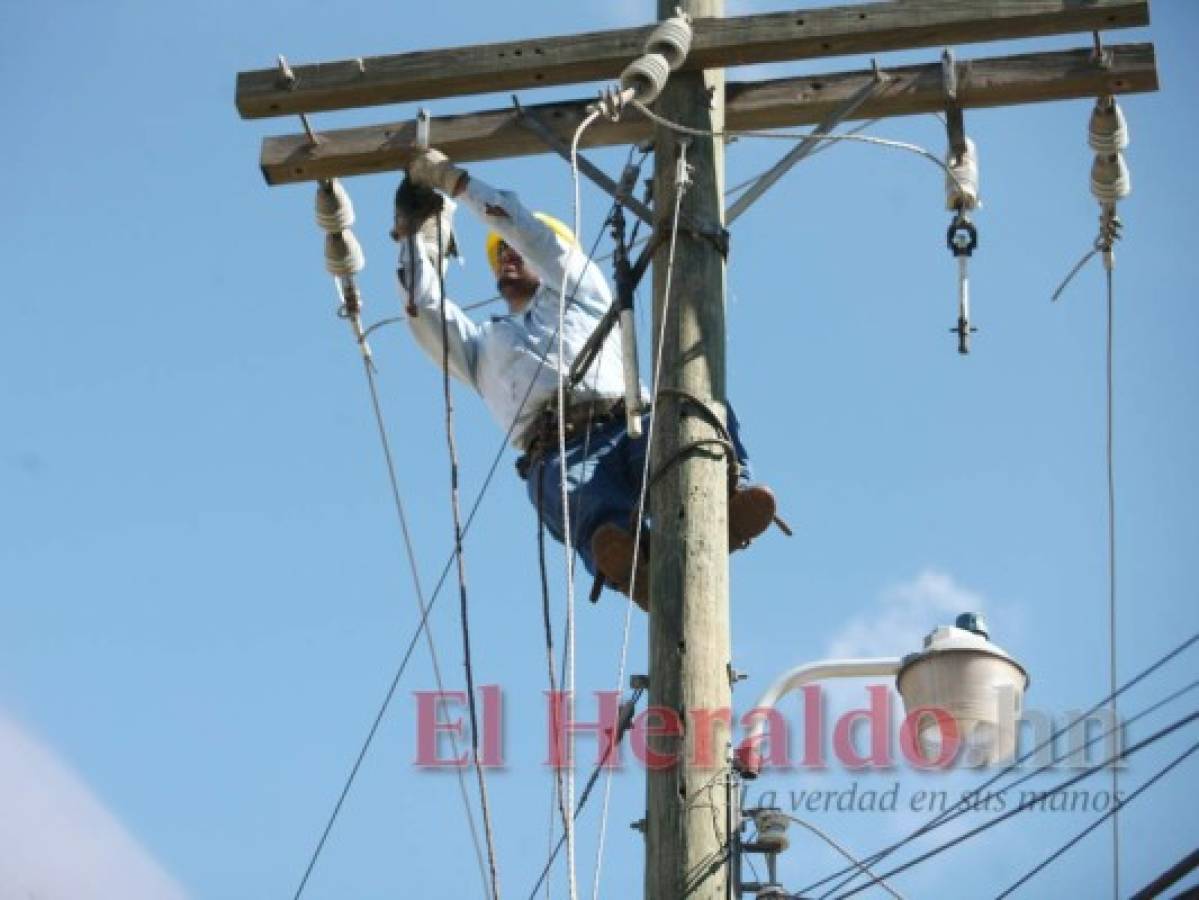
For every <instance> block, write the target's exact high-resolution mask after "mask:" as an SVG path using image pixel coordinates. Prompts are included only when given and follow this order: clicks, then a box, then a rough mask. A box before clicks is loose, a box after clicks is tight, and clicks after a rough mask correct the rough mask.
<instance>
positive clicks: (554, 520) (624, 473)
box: [526, 406, 749, 575]
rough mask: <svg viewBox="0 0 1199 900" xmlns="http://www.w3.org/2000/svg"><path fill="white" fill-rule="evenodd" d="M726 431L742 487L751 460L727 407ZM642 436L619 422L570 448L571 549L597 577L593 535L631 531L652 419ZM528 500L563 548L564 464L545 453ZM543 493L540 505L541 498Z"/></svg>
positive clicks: (533, 472) (530, 481)
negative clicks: (603, 530)
mask: <svg viewBox="0 0 1199 900" xmlns="http://www.w3.org/2000/svg"><path fill="white" fill-rule="evenodd" d="M728 412H729V415H728V429H729V434H730V436H731V437H732V439H733V448H734V449H735V450H736V451H737V462H738V463H740V465H741V473H740V483H742V484H744V483H745V482H747V481H748V480H749V456H748V455H747V454H746V452H745V447H744V445H742V443H741V434H740V430H741V429H740V424H739V423H738V422H737V416H736V414H735V413H734V412H733V408H732V407H731V406H730V407H729V408H728ZM641 431H642V436H641V437H639V438H636V439H634V438H630V437H629V435H628V432H627V431H626V430H625V423H624V420H623V419H615V420H613V421H612V422H609V423H608V424H607V425H604V426H602V427H600V428H597V429H595V430H594V431H592V432H591V433H590V434H589V435H584V436H582V437H578V438H575V439H574V440H573V441H570V442H569V443H567V445H566V490H567V494H568V495H569V497H570V532H571V533H570V540H571V545H572V546H573V547H574V549H575V550H576V551H577V552H578V554H579V556H581V557H582V558H583V565H584V566H586V568H587V571H588V572H590V573H591V574H592V575H594V574H595V561H594V560H593V559H592V558H591V536H592V535H593V534H595V531H596V529H597V528H599V527H600V526H601V525H604V524H606V523H609V522H610V523H612V524H613V525H617V526H619V527H620V528H624V529H630V527H631V525H632V523H633V521H634V520H633V511H634V510H635V509H636V508H637V499H638V497H639V496H640V492H641V474H642V472H643V471H644V468H645V453H646V449H647V438H648V435H649V417H648V416H646V417H643V418H642V429H641ZM526 488H527V490H528V494H529V501H530V502H531V503H532V504H533V506H534V508H537V509H539V510H540V515H541V521H542V523H543V524H544V525H545V528H546V530H547V531H548V532H549V533H550V534H551V535H553V537H554V540H556V541H558V542H559V543H562V542H563V540H562V537H563V529H562V460H561V459H560V458H559V456H558V454H557V453H547V454H546V455H545V456H543V457H542V458H541V459H540V460H538V462H537V463H536V464H535V465H533V466H532V468H531V469H530V470H529V478H528V481H527V483H526ZM539 493H540V504H539V502H538V500H539V498H538V494H539Z"/></svg>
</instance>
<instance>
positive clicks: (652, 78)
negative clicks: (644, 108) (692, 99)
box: [620, 53, 670, 103]
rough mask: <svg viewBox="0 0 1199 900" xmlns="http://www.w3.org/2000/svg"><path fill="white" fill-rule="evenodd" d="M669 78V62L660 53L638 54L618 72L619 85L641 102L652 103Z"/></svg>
mask: <svg viewBox="0 0 1199 900" xmlns="http://www.w3.org/2000/svg"><path fill="white" fill-rule="evenodd" d="M668 78H670V63H668V62H667V61H666V57H665V56H663V55H662V54H661V53H646V54H645V55H644V56H639V57H637V58H636V59H635V60H633V61H632V62H631V63H629V64H628V66H626V67H625V70H624V71H623V72H621V73H620V86H621V88H623V89H624V90H626V91H632V92H633V97H634V99H636V100H640V101H641V102H642V103H653V102H654V101H655V100H657V99H658V95H659V94H660V93H662V88H664V87H666V80H667V79H668Z"/></svg>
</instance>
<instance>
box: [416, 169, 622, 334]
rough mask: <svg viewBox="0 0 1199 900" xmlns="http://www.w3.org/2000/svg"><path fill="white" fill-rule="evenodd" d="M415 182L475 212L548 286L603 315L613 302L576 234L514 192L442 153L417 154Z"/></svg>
mask: <svg viewBox="0 0 1199 900" xmlns="http://www.w3.org/2000/svg"><path fill="white" fill-rule="evenodd" d="M409 173H410V176H411V177H412V179H413V181H416V182H418V183H423V184H427V185H429V186H431V187H435V188H438V189H439V190H441V191H443V192H444V193H446V194H448V195H450V196H452V197H455V198H457V199H458V200H459V201H461V202H462V203H464V204H465V205H466V206H467V207H468V208H469V209H470V210H471V211H472V212H474V213H475V214H476V215H477V216H478V217H479V218H480V219H482V220H483V222H484V224H486V225H487V227H488V228H490V229H492V230H493V231H495V232H496V233H497V234H499V236H500V237H501V238H502V239H503V241H504V243H506V244H508V245H509V246H511V247H513V248H514V249H515V250H516V251H517V252H518V253H519V254H520V255H521V256H522V257H524V259H525V262H526V263H527V264H528V266H529V268H530V269H531V270H532V272H533V273H534V274H535V275H536V276H537V277H538V278H539V279H540V280H541V282H542V283H543V284H545V285H546V286H547V287H550V288H553V290H555V291H561V290H562V286H563V283H565V284H566V293H567V295H568V296H569V297H570V298H571V299H572V300H573V301H574V302H575V303H579V304H583V305H586V304H595V305H597V307H601V308H598V309H597V310H596V311H597V312H599V313H602V312H603V311H604V310H605V309H607V307H608V306H609V305H610V304H611V301H612V294H611V291H610V289H609V288H608V282H607V280H606V279H605V278H604V276H603V274H602V273H601V272H600V270H599V268H598V267H597V266H596V265H595V264H594V263H592V262H591V261H590V260H589V259H588V257H587V254H586V253H584V252H583V249H582V248H581V247H579V245H578V243H577V242H576V241H575V240H574V238H573V235H571V234H570V230H569V229H568V228H566V226H564V225H560V230H556V229H555V228H553V227H551V226H550V225H549V224H547V221H546V218H548V217H545V218H543V217H541V216H539V215H534V214H533V213H532V212H530V211H529V210H528V209H527V208H526V207H525V206H524V205H523V204H522V203H521V202H520V200H519V199H517V196H516V194H514V193H512V192H510V191H501V190H497V189H496V188H494V187H492V186H491V185H489V184H487V183H486V182H485V181H481V180H480V179H478V178H476V177H475V176H473V175H469V174H468V173H467V172H466V171H465V170H464V169H460V168H458V167H457V166H455V165H453V164H452V163H451V162H450V160H449V159H448V158H447V157H446V156H445V154H443V153H441V152H440V151H437V150H426V151H424V152H423V153H421V154H420V155H418V156H416V157H415V158H414V159H413V161H412V164H411V167H410V169H409Z"/></svg>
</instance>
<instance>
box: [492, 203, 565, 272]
mask: <svg viewBox="0 0 1199 900" xmlns="http://www.w3.org/2000/svg"><path fill="white" fill-rule="evenodd" d="M533 216H534V218H536V219H537V220H538V221H540V222H543V223H545V224H546V225H548V226H549V228H550V230H551V231H553V232H554V234H556V235H558V237H560V238H562V240H564V241H566V243H568V244H577V243H578V241H577V240H576V239H575V234H574V232H573V231H571V230H570V228H569V227H568V226H567V224H566V223H565V222H562V221H559V220H558V219H555V218H554V217H553V216H551V215H548V214H546V213H543V212H535V213H533ZM502 240H503V238H501V237H500V235H499V233H498V232H495V231H490V232H488V233H487V246H486V251H487V264H488V265H490V266H491V272H492V274H493V275H496V276H497V277H498V276H499V274H500V242H501V241H502Z"/></svg>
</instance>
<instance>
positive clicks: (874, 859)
mask: <svg viewBox="0 0 1199 900" xmlns="http://www.w3.org/2000/svg"><path fill="white" fill-rule="evenodd" d="M1197 642H1199V632H1197V633H1195V634H1193V635H1191V636H1190V637H1189V638H1187V639H1186V640H1185V641H1183V642H1182V643H1181V644H1179V645H1178V646H1176V647H1175V648H1174V649H1173V650H1171V651H1169V652H1168V653H1166V654H1164V655H1163V656H1161V657H1159V658H1158V659H1157V660H1156V661H1154V662H1153V663H1151V664H1150V665H1149V666H1147V667H1146V668H1145V669H1143V670H1141V672H1139V673H1138V674H1137V675H1135V676H1133V677H1132V678H1130V679H1129V680H1128V681H1126V682H1125V683H1124V684H1123V685H1122V686H1121V687H1120V688H1119V689H1118V690H1117V691H1116V692H1115V694H1114V696H1120V695H1122V694H1124V693H1125V692H1127V691H1129V690H1130V689H1132V688H1133V687H1135V686H1136V685H1137V684H1140V683H1141V682H1142V681H1143V680H1145V679H1146V678H1148V677H1149V676H1150V675H1152V674H1153V673H1154V672H1156V671H1158V670H1159V669H1160V668H1161V667H1162V666H1165V665H1166V664H1168V663H1169V662H1171V661H1172V660H1173V659H1175V658H1176V657H1178V656H1179V655H1180V654H1182V653H1183V652H1185V651H1186V650H1188V649H1190V648H1191V647H1192V646H1194V645H1195V644H1196V643H1197ZM1186 690H1189V687H1188V688H1187V689H1186ZM1112 696H1113V695H1110V694H1109V695H1108V696H1106V697H1103V698H1102V699H1101V700H1099V701H1098V702H1096V703H1094V704H1093V705H1092V706H1091V707H1089V708H1088V709H1086V710H1085V711H1083V712H1082V713H1080V714H1079V715H1077V716H1075V717H1074V718H1072V719H1071V720H1070V721H1069V722H1067V723H1066V724H1064V725H1062V726H1061V727H1060V728H1056V729H1054V731H1053V732H1052V733H1050V735H1049V736H1048V737H1047V738H1045V739H1044V740H1043V741H1041V742H1040V743H1038V744H1037V745H1036V746H1034V747H1033V748H1032V749H1031V750H1028V751H1027V752H1025V753H1024V754H1022V755H1021V756H1020V757H1018V758H1017V759H1014V760H1012V762H1010V763H1008V764H1007V765H1006V766H1004V767H1003V768H1002V769H1000V771H999V772H997V773H996V774H995V775H993V776H991V777H990V778H988V779H987V780H986V781H985V782H983V784H982V785H980V786H979V787H978V788H977V789H976V791H975V794H976V795H981V794H983V792H984V791H986V789H987V788H989V787H990V786H991V785H993V784H995V783H996V782H998V781H999V780H1000V779H1002V778H1004V777H1006V776H1007V775H1008V774H1009V773H1011V772H1012V771H1014V770H1015V769H1017V768H1018V767H1019V766H1020V765H1021V764H1023V763H1024V762H1027V761H1028V760H1029V759H1031V758H1032V757H1033V756H1034V755H1036V754H1037V753H1039V752H1040V751H1041V750H1043V749H1044V748H1045V747H1052V746H1053V743H1054V741H1056V740H1057V739H1058V738H1059V737H1061V736H1062V735H1063V734H1066V733H1067V732H1069V731H1070V730H1071V729H1073V728H1074V727H1075V726H1077V725H1078V724H1079V723H1080V722H1085V721H1086V720H1087V719H1088V718H1089V717H1090V716H1091V715H1093V714H1094V713H1095V712H1096V711H1098V710H1099V709H1101V708H1102V707H1103V706H1105V705H1106V704H1107V703H1108V702H1109V701H1110V700H1111V699H1112ZM1168 699H1173V696H1171V697H1170V698H1168ZM1163 702H1165V701H1163ZM1159 705H1160V704H1159ZM967 809H968V807H966V806H960V805H959V806H958V807H952V808H950V809H948V810H945V811H943V812H941V813H938V814H937V815H935V816H934V817H933V818H932V819H930V820H929V821H928V822H926V823H925V824H924V825H922V826H921V827H919V828H917V829H916V830H915V831H912V832H910V833H909V834H908V835H907V836H906V837H904V838H902V839H900V840H899V841H897V842H896V843H894V844H890V845H889V846H887V847H884V848H883V849H882V850H880V851H878V852H876V853H873V854H871V855H870V856H869V857H868V858H867V860H866V861H867V862H868V863H869V864H870V865H874V864H876V863H878V862H879V861H880V860H882V859H885V858H886V857H887V856H890V855H891V854H892V853H894V852H895V851H896V850H899V849H900V848H902V847H904V846H905V845H907V844H908V843H910V842H911V841H914V840H916V839H917V838H919V837H921V836H923V835H925V834H928V833H929V832H930V831H933V830H934V829H936V828H939V827H940V826H942V825H944V824H946V823H947V822H949V821H950V820H952V819H955V818H957V817H958V816H960V815H962V814H963V813H964V812H965V811H967ZM847 874H848V877H846V878H844V880H842V881H841V882H840V883H839V884H837V885H835V886H834V887H832V888H830V889H829V890H828V891H826V892H825V893H824V894H823V895H822V900H823V898H824V897H828V896H830V895H831V894H832V893H833V892H835V891H837V890H840V889H841V888H843V887H845V886H846V885H847V884H849V883H851V882H852V881H854V880H855V878H856V876H857V873H856V872H855V871H854V869H853V867H852V866H850V867H846V868H842V869H839V870H838V871H836V872H833V873H832V874H830V875H826V876H825V877H824V878H821V879H820V880H819V881H815V882H813V883H812V884H809V885H807V886H806V887H805V888H804V889H803V890H801V891H800V893H801V894H808V893H809V892H811V891H813V890H814V889H816V888H818V887H820V886H821V885H824V884H827V883H828V882H830V881H833V880H834V879H837V878H841V877H842V876H846V875H847Z"/></svg>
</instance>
